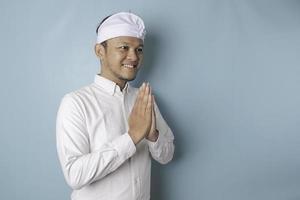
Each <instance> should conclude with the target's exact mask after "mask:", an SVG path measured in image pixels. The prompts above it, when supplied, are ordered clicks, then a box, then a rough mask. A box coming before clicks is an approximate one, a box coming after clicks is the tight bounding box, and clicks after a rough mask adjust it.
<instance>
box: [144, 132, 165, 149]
mask: <svg viewBox="0 0 300 200" xmlns="http://www.w3.org/2000/svg"><path fill="white" fill-rule="evenodd" d="M161 140H162V134H161V133H160V132H159V134H158V138H157V140H156V141H155V142H152V141H150V140H147V142H148V146H149V147H150V148H153V149H156V148H157V147H159V144H160V143H161Z"/></svg>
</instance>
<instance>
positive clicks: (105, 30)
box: [97, 12, 146, 43]
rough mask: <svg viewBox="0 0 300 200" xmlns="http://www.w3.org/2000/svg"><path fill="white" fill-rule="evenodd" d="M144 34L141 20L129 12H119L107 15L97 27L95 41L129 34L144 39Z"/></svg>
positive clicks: (98, 41)
mask: <svg viewBox="0 0 300 200" xmlns="http://www.w3.org/2000/svg"><path fill="white" fill-rule="evenodd" d="M145 35H146V30H145V25H144V22H143V20H142V19H141V18H140V17H139V16H137V15H135V14H133V13H129V12H120V13H117V14H114V15H112V16H110V17H108V18H107V19H106V20H105V21H104V22H103V23H102V24H101V25H100V27H99V28H98V36H97V43H102V42H104V41H106V40H108V39H111V38H115V37H119V36H131V37H136V38H139V39H142V40H143V41H144V38H145Z"/></svg>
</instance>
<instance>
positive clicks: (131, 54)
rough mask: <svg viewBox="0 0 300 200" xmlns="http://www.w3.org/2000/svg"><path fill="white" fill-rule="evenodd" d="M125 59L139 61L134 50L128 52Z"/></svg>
mask: <svg viewBox="0 0 300 200" xmlns="http://www.w3.org/2000/svg"><path fill="white" fill-rule="evenodd" d="M127 58H128V60H130V61H137V60H138V59H139V57H138V54H137V52H136V51H135V50H130V51H128V54H127Z"/></svg>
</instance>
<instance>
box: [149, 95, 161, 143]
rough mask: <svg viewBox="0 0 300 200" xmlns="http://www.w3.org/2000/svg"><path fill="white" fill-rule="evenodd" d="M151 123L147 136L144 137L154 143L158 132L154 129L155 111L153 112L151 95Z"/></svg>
mask: <svg viewBox="0 0 300 200" xmlns="http://www.w3.org/2000/svg"><path fill="white" fill-rule="evenodd" d="M152 102H153V104H152V120H151V121H152V123H151V128H150V131H149V134H148V135H147V136H146V139H147V140H150V141H151V142H156V140H157V139H158V135H159V133H158V130H157V129H156V117H155V110H154V102H155V100H154V96H153V95H152Z"/></svg>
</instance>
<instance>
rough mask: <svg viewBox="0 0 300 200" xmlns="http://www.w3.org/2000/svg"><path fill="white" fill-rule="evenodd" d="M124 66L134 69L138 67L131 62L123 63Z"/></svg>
mask: <svg viewBox="0 0 300 200" xmlns="http://www.w3.org/2000/svg"><path fill="white" fill-rule="evenodd" d="M122 66H123V67H126V68H129V69H134V68H137V65H130V64H123V65H122Z"/></svg>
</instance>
